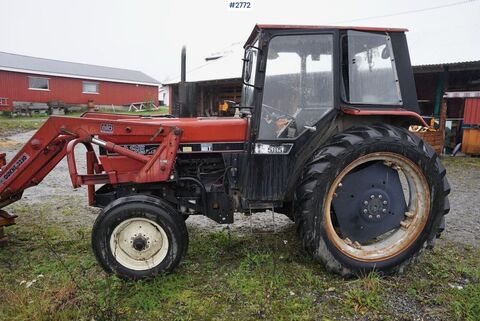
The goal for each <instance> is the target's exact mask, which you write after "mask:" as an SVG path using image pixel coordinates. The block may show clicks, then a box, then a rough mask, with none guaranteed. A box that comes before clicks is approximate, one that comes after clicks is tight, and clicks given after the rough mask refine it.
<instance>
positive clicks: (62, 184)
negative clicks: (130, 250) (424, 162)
mask: <svg viewBox="0 0 480 321" xmlns="http://www.w3.org/2000/svg"><path fill="white" fill-rule="evenodd" d="M32 134H33V132H28V133H23V134H17V135H13V136H10V137H7V138H0V152H6V153H7V159H11V158H12V157H13V156H14V154H15V152H16V151H17V150H18V149H19V148H20V147H21V146H22V144H23V143H25V142H26V141H27V140H28V139H29V138H30V137H31V135H32ZM79 156H80V155H79ZM79 158H80V159H81V158H82V157H79ZM477 160H478V159H477ZM445 165H446V167H447V171H448V172H447V176H448V178H449V181H450V184H451V187H452V193H451V194H450V205H451V211H450V214H449V215H448V216H447V229H446V232H445V233H444V236H443V237H444V238H447V239H451V240H455V241H457V242H461V243H466V244H470V245H473V246H475V247H480V196H479V195H478V192H479V190H480V160H479V161H477V162H475V163H474V166H470V165H465V164H464V163H462V162H455V161H450V160H446V161H445ZM81 168H82V166H79V170H81ZM17 204H18V205H17V206H21V205H37V204H38V205H42V206H43V205H50V206H53V208H55V209H58V210H59V211H58V212H55V211H53V212H52V213H47V216H46V217H45V219H47V220H52V221H55V222H59V221H60V222H65V224H66V225H70V226H71V225H74V226H84V227H89V226H91V224H92V223H93V221H94V219H95V217H96V215H97V214H98V212H99V211H98V209H95V208H91V207H89V206H87V205H86V204H87V200H86V190H85V188H80V189H76V190H74V189H72V186H71V183H70V178H69V176H68V169H67V164H66V160H63V161H62V162H61V163H60V164H59V165H58V166H57V167H56V168H55V169H54V170H53V171H52V172H51V173H50V174H49V175H48V176H47V177H46V178H45V180H44V181H43V182H42V183H41V184H40V185H39V186H36V187H33V188H31V189H29V190H27V191H25V193H24V197H23V199H22V200H21V201H19V202H17ZM65 207H67V208H68V209H69V212H72V215H68V216H65V215H62V214H61V213H62V211H61V209H63V208H65ZM187 223H188V225H189V226H190V227H197V228H200V229H205V230H222V229H225V228H229V229H231V230H232V231H241V232H248V231H250V228H251V227H254V230H255V231H271V230H272V229H273V222H272V215H271V214H268V213H264V214H256V215H254V216H253V217H246V216H244V215H242V214H236V216H235V223H234V224H232V225H230V226H225V225H219V224H216V223H215V222H213V221H211V220H209V219H207V218H205V217H201V216H196V217H191V218H189V219H188V221H187ZM292 225H293V223H292V222H291V221H290V220H289V219H288V218H286V217H285V216H283V215H275V226H276V229H277V230H278V229H284V228H289V227H291V226H292Z"/></svg>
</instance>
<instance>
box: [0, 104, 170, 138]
mask: <svg viewBox="0 0 480 321" xmlns="http://www.w3.org/2000/svg"><path fill="white" fill-rule="evenodd" d="M167 113H168V107H159V109H158V110H155V111H141V112H133V111H132V112H128V111H126V112H121V113H119V114H127V115H142V116H147V115H152V116H156V115H164V114H167ZM82 114H83V112H75V113H69V114H67V115H66V116H69V117H80V115H82ZM47 119H48V116H46V115H34V116H31V117H7V116H0V136H8V135H13V134H16V133H21V132H27V131H31V130H35V129H38V128H40V126H42V125H43V123H44V122H45V121H46V120H47Z"/></svg>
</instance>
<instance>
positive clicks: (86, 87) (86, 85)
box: [83, 81, 99, 94]
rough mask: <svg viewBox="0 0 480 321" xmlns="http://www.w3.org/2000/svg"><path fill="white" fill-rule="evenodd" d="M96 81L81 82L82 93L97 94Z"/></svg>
mask: <svg viewBox="0 0 480 321" xmlns="http://www.w3.org/2000/svg"><path fill="white" fill-rule="evenodd" d="M98 87H99V85H98V82H89V81H84V82H83V93H84V94H98Z"/></svg>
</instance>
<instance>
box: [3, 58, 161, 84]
mask: <svg viewBox="0 0 480 321" xmlns="http://www.w3.org/2000/svg"><path fill="white" fill-rule="evenodd" d="M0 70H7V71H16V72H23V73H30V74H42V75H50V76H61V77H68V78H81V79H93V80H104V81H112V82H121V83H134V84H145V85H158V84H159V82H158V81H157V80H155V79H154V78H152V77H150V76H147V75H146V74H144V73H143V72H141V71H136V70H129V69H121V68H113V67H104V66H96V65H88V64H82V63H76V62H67V61H60V60H53V59H44V58H36V57H30V56H23V55H17V54H12V53H7V52H0Z"/></svg>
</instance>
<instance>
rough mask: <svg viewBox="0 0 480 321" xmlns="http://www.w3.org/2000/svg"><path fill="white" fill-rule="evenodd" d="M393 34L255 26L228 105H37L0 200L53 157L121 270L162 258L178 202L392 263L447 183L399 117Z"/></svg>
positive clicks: (413, 247)
mask: <svg viewBox="0 0 480 321" xmlns="http://www.w3.org/2000/svg"><path fill="white" fill-rule="evenodd" d="M405 32H406V30H405V29H394V28H370V27H329V26H288V25H256V26H255V27H254V29H253V31H252V33H251V35H250V37H249V38H248V40H247V42H246V44H245V46H244V49H245V53H244V58H243V72H242V81H243V91H242V99H241V103H240V104H238V105H236V104H233V103H230V104H229V108H231V109H232V110H236V111H237V112H236V113H235V114H236V116H233V117H176V116H178V115H176V116H173V115H165V116H139V115H121V114H107V113H97V112H86V113H84V114H83V115H82V117H80V118H73V117H65V116H63V117H62V116H51V117H50V118H49V119H48V120H47V121H46V122H45V124H44V125H43V126H42V127H41V128H40V129H39V130H38V131H37V132H36V133H35V134H34V136H33V137H32V138H31V139H30V140H29V141H28V142H27V143H26V145H25V146H24V147H23V148H22V149H21V150H20V151H19V152H18V154H17V155H16V156H15V157H14V158H13V159H12V160H10V162H8V163H7V160H6V159H5V156H4V155H3V156H0V168H1V170H0V208H3V207H5V206H7V205H8V204H11V203H13V202H15V201H17V200H19V199H21V197H22V193H23V191H24V190H25V189H26V188H29V187H32V186H34V185H37V184H39V183H40V182H41V181H42V179H43V178H44V177H45V176H46V175H47V174H48V173H49V172H50V171H51V170H52V169H53V168H54V167H55V166H56V164H58V162H59V161H60V160H62V159H63V158H64V157H66V158H67V162H68V168H69V174H70V178H71V181H72V184H73V186H74V187H75V188H77V187H80V186H87V194H88V201H89V205H91V206H95V207H98V208H101V209H102V212H101V214H99V216H98V217H97V219H96V221H95V223H94V226H93V229H92V248H93V253H94V254H95V256H96V258H97V260H98V262H99V264H100V265H101V266H102V267H103V269H104V270H105V271H107V272H108V273H113V274H116V275H118V276H119V277H121V278H123V279H133V280H138V279H145V278H152V277H155V276H156V275H158V274H160V273H168V272H172V271H173V270H174V269H175V267H177V266H178V264H179V263H180V261H181V260H182V258H183V257H184V256H185V255H186V252H187V248H188V230H187V227H186V224H185V219H186V218H187V217H189V216H191V215H205V216H207V217H208V218H210V219H212V220H214V221H215V222H217V223H219V224H231V223H232V222H233V218H234V213H236V212H240V213H242V212H243V213H246V214H248V215H250V214H252V215H255V213H259V212H264V211H266V210H272V211H274V212H276V213H283V214H285V215H286V216H288V217H289V218H290V219H292V220H293V221H294V222H295V226H296V231H297V234H298V237H299V239H300V241H301V244H302V245H303V247H304V249H305V250H306V251H307V252H308V253H309V254H310V255H311V256H312V257H313V258H315V259H316V260H318V261H319V262H322V263H323V264H324V265H325V267H326V268H327V270H329V271H332V272H334V273H338V274H340V275H342V276H345V277H349V276H358V275H363V274H365V273H369V272H371V271H378V272H379V273H381V274H391V273H397V272H401V271H402V270H403V269H404V268H405V266H407V265H408V264H409V263H410V262H412V261H413V260H414V259H415V258H416V257H418V255H419V254H420V252H421V251H422V250H423V249H424V248H431V247H432V246H433V245H434V243H435V239H436V238H437V237H438V236H439V235H440V233H441V232H442V231H443V229H444V215H445V214H447V213H448V211H449V202H448V194H449V192H450V187H449V184H448V181H447V178H446V171H445V168H444V167H443V166H442V164H441V163H440V160H439V157H438V156H437V155H436V153H435V152H434V150H433V149H432V148H431V147H430V146H429V145H428V144H426V143H425V142H423V141H422V140H421V139H420V138H419V137H417V136H415V135H414V134H413V133H411V132H409V130H408V128H409V126H410V125H414V124H416V125H423V126H427V124H425V122H424V120H423V119H422V117H420V116H419V108H418V103H417V97H416V90H415V83H414V78H413V72H412V67H411V63H410V58H409V53H408V47H407V41H406V37H405ZM239 67H240V64H239ZM183 107H185V108H188V106H183ZM82 146H83V147H82ZM82 148H84V149H85V157H86V166H85V168H84V169H83V170H82V171H81V173H80V172H79V167H78V166H77V161H76V153H75V151H77V154H78V150H79V149H82ZM77 167H78V168H77ZM0 214H2V216H3V217H4V220H3V221H2V222H4V223H3V224H4V225H6V223H10V224H11V223H12V220H13V218H12V216H10V215H9V214H8V213H6V211H2V210H0ZM5 222H6V223H5Z"/></svg>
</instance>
